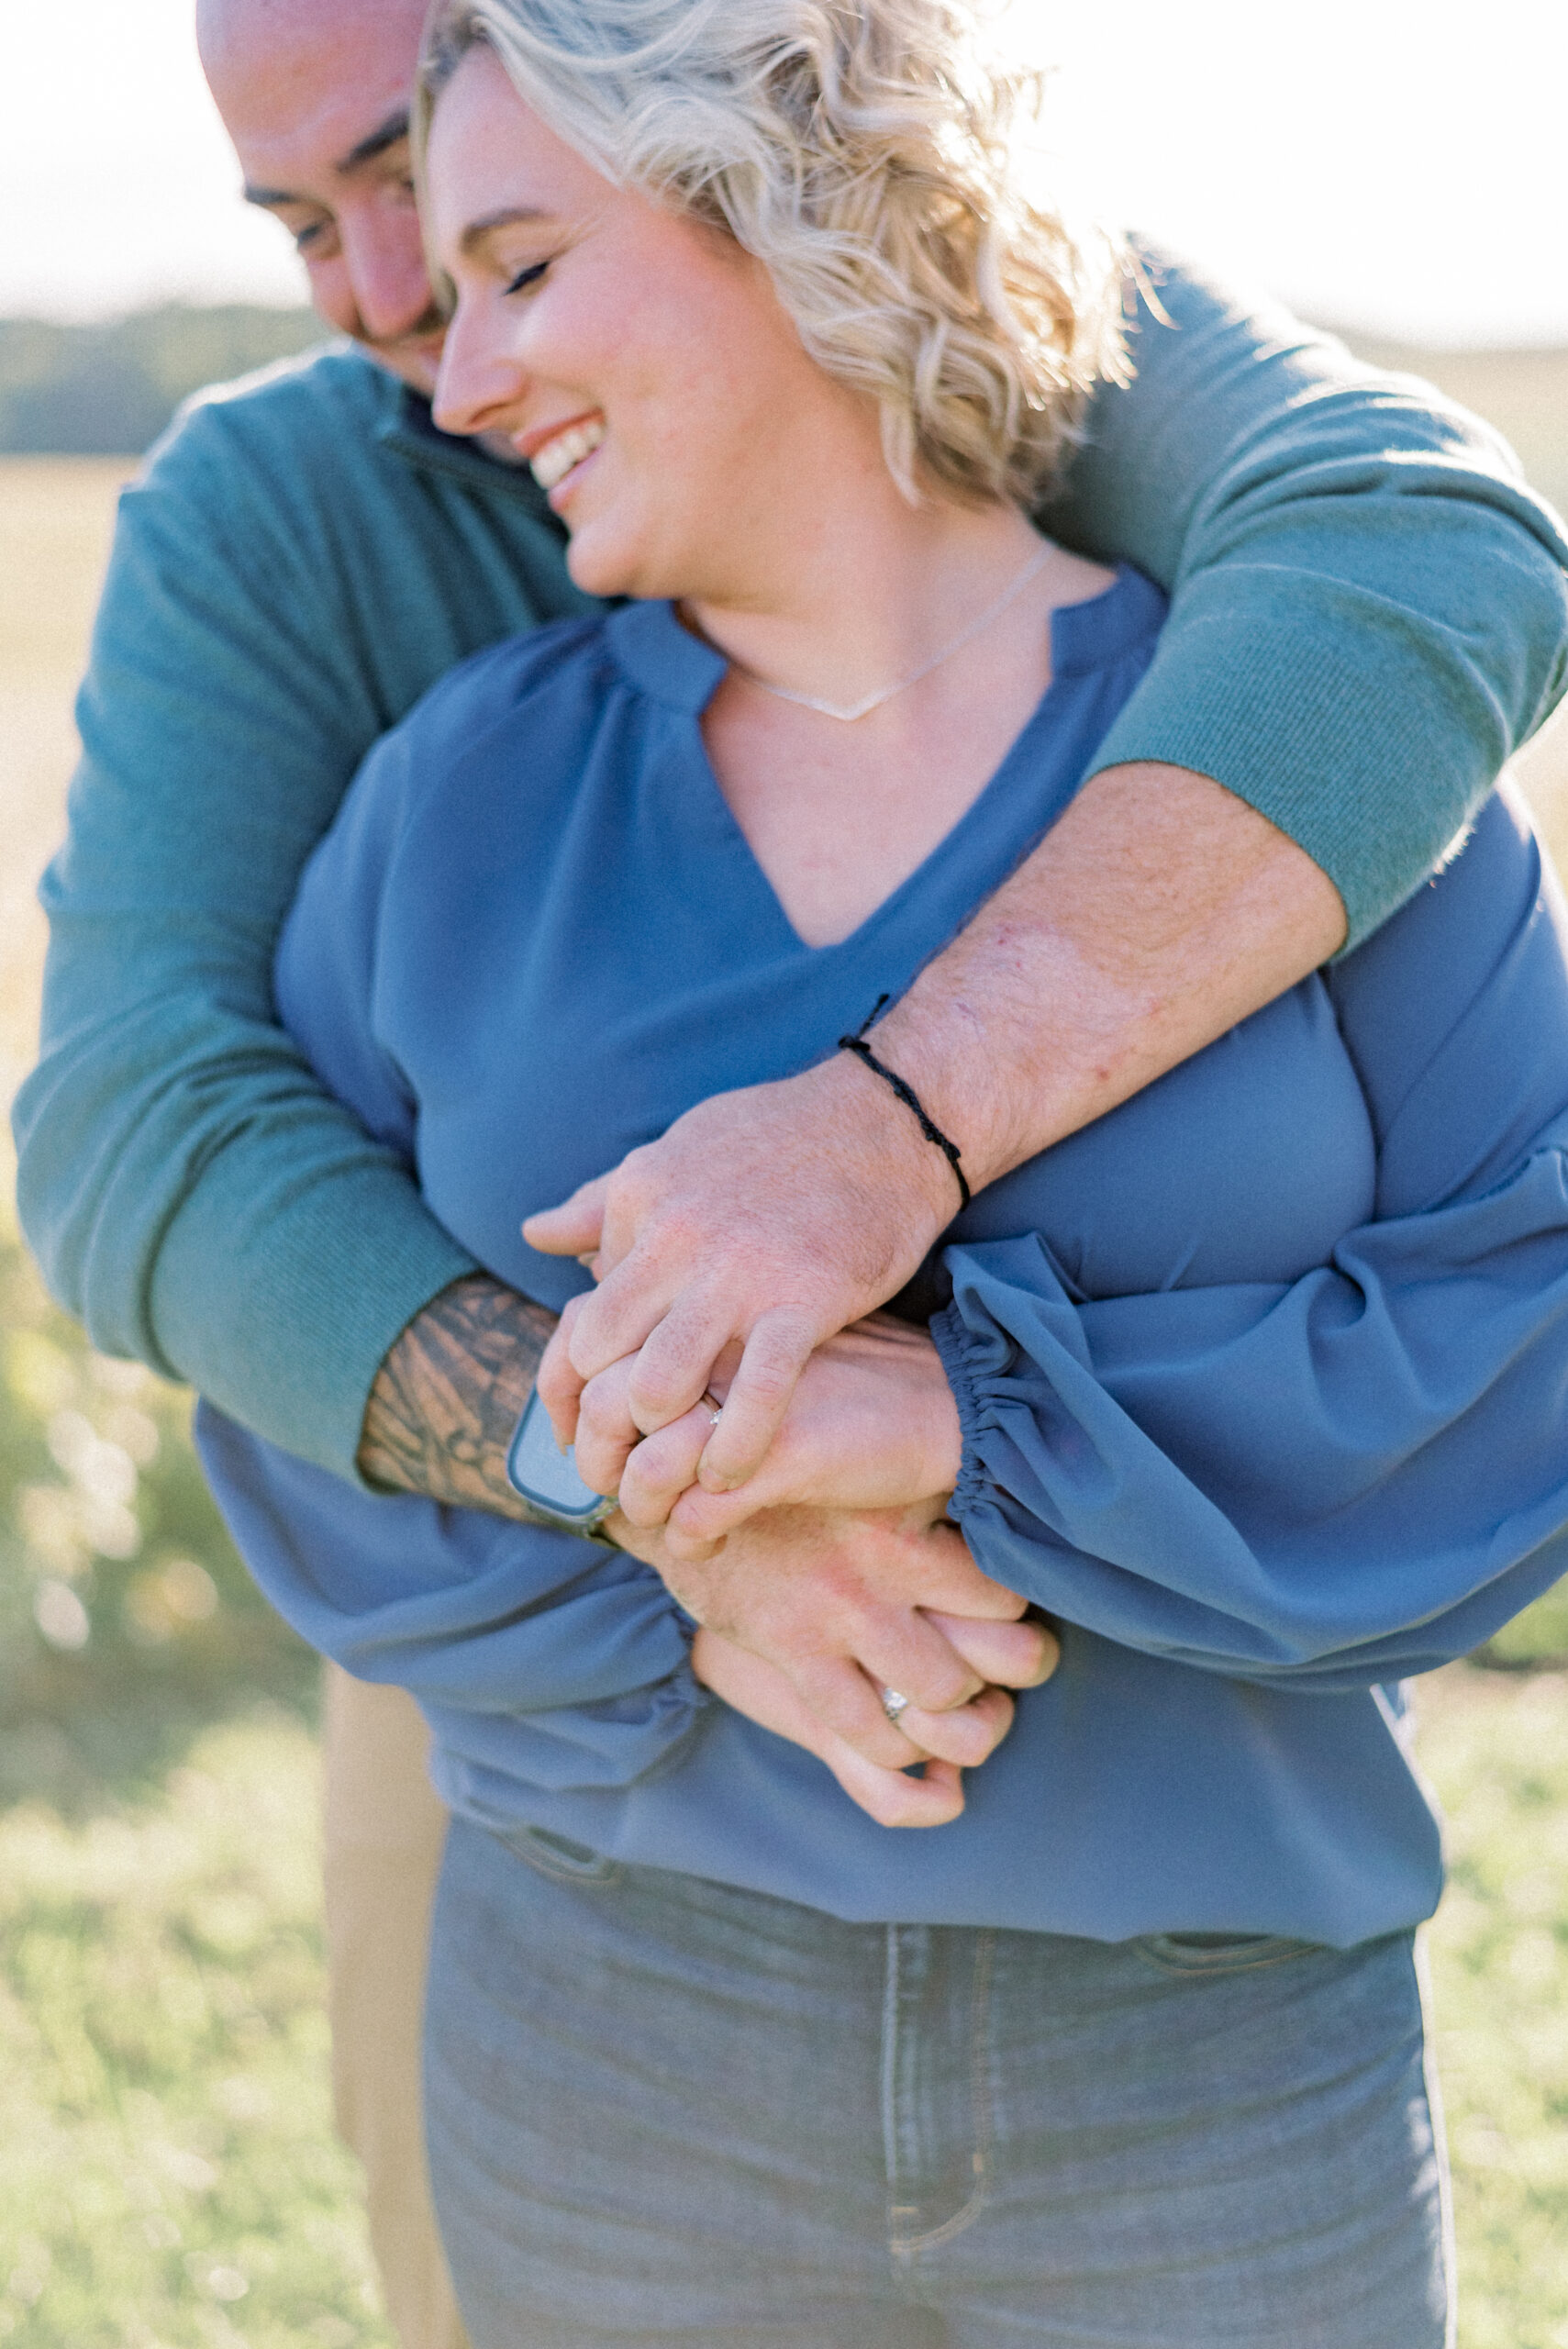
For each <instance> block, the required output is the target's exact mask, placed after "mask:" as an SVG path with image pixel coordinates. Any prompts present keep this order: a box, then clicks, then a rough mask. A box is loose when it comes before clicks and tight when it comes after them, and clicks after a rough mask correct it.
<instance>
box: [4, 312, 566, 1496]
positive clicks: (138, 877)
mask: <svg viewBox="0 0 1568 2349" xmlns="http://www.w3.org/2000/svg"><path fill="white" fill-rule="evenodd" d="M396 397H397V394H396V387H395V385H394V384H392V383H391V381H390V379H389V378H387V377H386V376H384V374H383V373H382V372H381V370H379V369H378V368H376V367H375V366H373V364H372V363H371V362H369V361H367V360H364V359H362V358H360V357H358V356H350V355H348V354H334V355H331V356H328V357H326V358H317V360H315V361H313V362H306V364H304V365H303V366H302V367H300V368H299V369H297V370H295V371H291V372H290V373H286V374H284V375H283V376H281V377H274V378H273V379H272V380H269V381H267V382H266V383H264V384H261V385H260V386H258V387H254V388H250V389H244V390H241V391H239V393H238V394H236V395H228V394H225V395H220V396H218V397H217V398H216V399H214V400H211V401H208V402H206V403H204V404H202V405H200V406H197V407H196V408H195V410H194V411H193V412H192V413H191V414H189V415H188V416H187V417H185V418H184V419H183V422H181V423H180V424H179V425H178V426H177V427H176V428H175V429H174V430H173V432H172V434H171V435H170V436H169V438H168V439H167V440H166V441H165V442H164V443H163V444H162V445H161V448H160V449H159V450H158V451H155V452H154V453H153V455H152V456H151V458H150V460H149V462H148V464H147V466H146V467H145V468H144V471H143V473H141V475H139V478H138V481H137V483H136V484H135V485H134V486H133V488H132V489H131V490H130V491H129V492H128V495H127V496H126V498H125V499H124V500H123V501H122V507H121V513H120V519H119V525H118V528H117V533H116V539H115V545H114V550H113V552H112V555H111V558H110V564H109V573H108V579H107V583H106V588H105V593H104V597H103V601H102V604H101V607H100V610H99V615H98V621H97V626H96V629H95V639H94V645H93V652H92V659H91V663H90V667H89V672H88V676H87V681H86V684H85V685H84V686H83V694H82V697H81V701H80V704H79V709H78V716H79V722H80V725H81V729H82V737H83V758H82V763H81V764H80V766H79V768H78V771H77V774H76V776H75V778H74V781H73V783H72V796H71V820H70V831H69V836H68V839H67V841H66V845H65V847H64V848H63V850H62V851H61V854H60V855H59V856H58V857H57V859H56V860H55V863H54V864H53V865H52V866H51V868H50V873H49V874H48V875H47V876H46V880H45V885H44V892H43V895H44V901H45V906H46V909H47V911H48V913H49V916H50V955H49V963H48V969H47V974H46V980H45V989H44V1014H43V1033H42V1041H41V1046H40V1054H39V1065H38V1067H37V1069H36V1070H35V1071H34V1073H33V1074H32V1075H31V1076H30V1077H29V1078H28V1082H27V1084H26V1085H24V1087H23V1088H22V1090H21V1092H20V1094H19V1095H18V1097H17V1105H16V1112H15V1115H16V1129H17V1152H18V1186H17V1189H18V1204H19V1208H20V1212H21V1217H22V1222H23V1229H24V1230H25V1232H26V1234H27V1237H28V1242H29V1244H30V1246H31V1247H32V1248H33V1250H34V1252H35V1253H36V1255H37V1256H38V1259H39V1264H40V1266H41V1267H42V1269H43V1272H44V1275H45V1278H46V1279H47V1280H48V1282H49V1284H50V1288H51V1290H52V1291H53V1293H54V1295H55V1296H56V1297H58V1298H59V1299H60V1301H61V1304H63V1305H64V1306H65V1307H66V1308H67V1309H68V1310H70V1311H72V1312H73V1313H75V1314H77V1315H78V1316H79V1317H80V1318H81V1319H83V1321H85V1323H86V1324H87V1327H88V1330H89V1331H90V1333H91V1335H92V1337H93V1340H94V1342H95V1344H96V1345H98V1346H99V1347H101V1348H102V1349H103V1351H104V1352H106V1353H121V1354H135V1355H138V1356H139V1357H140V1358H141V1359H142V1360H143V1361H145V1362H147V1363H149V1364H150V1365H151V1366H152V1367H153V1368H154V1369H155V1370H157V1371H159V1372H161V1374H162V1375H165V1376H175V1377H181V1378H184V1379H188V1380H190V1381H191V1383H192V1384H193V1385H195V1386H197V1387H198V1388H199V1389H200V1390H201V1391H202V1392H203V1393H204V1394H206V1395H208V1396H210V1397H212V1398H213V1399H214V1400H215V1401H217V1402H218V1403H219V1404H221V1406H222V1407H223V1408H225V1409H226V1410H228V1411H229V1412H231V1413H232V1414H233V1415H234V1416H235V1417H237V1418H239V1419H242V1420H243V1421H244V1422H245V1423H246V1424H247V1425H248V1426H250V1427H252V1428H254V1429H255V1430H256V1431H258V1432H259V1433H261V1434H264V1435H267V1436H269V1437H272V1439H274V1440H275V1441H277V1442H281V1443H283V1444H284V1445H285V1446H288V1447H289V1448H291V1449H293V1450H295V1452H298V1453H302V1454H303V1455H304V1456H306V1457H308V1458H311V1459H314V1460H316V1461H317V1462H318V1463H319V1464H322V1465H323V1466H327V1467H330V1468H332V1469H335V1470H336V1471H338V1473H339V1474H341V1475H352V1474H353V1459H354V1453H355V1449H356V1446H357V1444H358V1442H359V1440H360V1434H361V1421H362V1419H363V1416H364V1408H365V1401H366V1397H367V1395H368V1393H369V1390H370V1387H371V1385H372V1382H373V1379H374V1377H375V1375H376V1371H377V1366H378V1364H380V1363H381V1361H382V1360H383V1358H384V1355H385V1354H386V1353H387V1351H388V1349H389V1347H390V1346H391V1345H392V1344H393V1343H394V1341H395V1339H396V1337H397V1335H398V1332H399V1331H400V1330H403V1329H404V1328H405V1327H406V1324H407V1323H408V1321H409V1320H410V1319H412V1318H413V1316H414V1315H415V1314H417V1312H418V1310H419V1309H420V1308H421V1307H422V1306H424V1305H425V1304H426V1303H428V1300H429V1299H430V1298H431V1297H435V1296H436V1295H438V1294H439V1292H440V1291H442V1290H444V1289H445V1288H446V1287H448V1286H449V1285H450V1283H451V1282H452V1281H454V1280H456V1279H459V1278H461V1277H462V1275H464V1274H466V1273H469V1272H472V1271H473V1259H472V1257H471V1256H470V1255H469V1254H468V1252H466V1250H463V1249H462V1248H459V1247H458V1246H457V1245H456V1243H455V1242H454V1241H453V1240H452V1239H451V1237H450V1234H449V1233H448V1232H446V1231H444V1230H442V1228H441V1227H440V1225H439V1224H438V1223H437V1222H436V1220H435V1219H434V1218H433V1217H432V1216H431V1215H430V1214H429V1212H428V1209H427V1208H425V1206H424V1204H423V1202H422V1200H421V1199H420V1197H419V1195H418V1192H417V1188H416V1186H414V1184H413V1183H412V1182H411V1181H410V1179H409V1176H408V1173H407V1169H406V1164H404V1163H402V1161H401V1160H400V1159H399V1158H398V1157H397V1156H396V1154H395V1153H393V1152H388V1151H386V1150H384V1149H382V1148H380V1147H378V1145H377V1144H376V1143H375V1142H374V1141H373V1140H372V1139H371V1138H370V1137H369V1136H368V1135H367V1134H366V1132H365V1130H364V1128H363V1126H362V1125H361V1123H360V1122H359V1121H358V1120H357V1119H354V1118H353V1117H351V1116H350V1114H349V1113H348V1112H347V1111H346V1110H345V1109H343V1108H341V1106H340V1105H339V1103H338V1102H336V1101H334V1100H333V1099H332V1098H331V1097H330V1096H329V1095H328V1093H327V1092H326V1091H325V1090H324V1088H323V1087H322V1086H321V1085H320V1084H319V1083H318V1082H317V1079H316V1078H315V1077H314V1075H313V1074H312V1073H311V1072H310V1071H309V1070H308V1069H307V1068H306V1066H305V1065H304V1063H302V1061H301V1059H300V1056H299V1054H298V1052H296V1051H295V1048H294V1046H293V1044H292V1042H291V1041H290V1039H289V1038H288V1037H287V1036H286V1035H285V1034H284V1032H283V1030H282V1029H281V1028H280V1027H279V1026H278V1025H277V1022H276V1017H275V1013H274V1010H273V1007H272V949H273V944H274V941H275V940H276V937H277V933H278V929H279V925H280V924H281V922H282V920H283V918H284V914H285V913H286V911H287V909H288V906H289V903H290V900H291V899H292V897H293V896H294V894H295V887H296V885H297V883H298V880H299V875H300V871H301V868H302V867H303V865H304V863H305V862H306V858H307V857H308V855H309V854H310V852H311V850H312V849H313V847H314V846H315V843H316V842H317V840H318V839H319V838H320V836H321V834H322V832H323V831H325V829H327V826H328V824H329V823H330V822H331V819H332V817H333V815H334V813H335V811H336V809H337V807H338V804H339V800H340V799H341V797H342V795H343V792H344V790H345V789H346V787H347V785H348V783H349V780H350V777H351V775H352V774H353V773H354V770H355V768H356V767H357V766H358V764H359V763H360V761H361V759H362V758H363V756H364V754H365V752H366V751H367V750H368V749H369V748H370V746H371V744H372V743H373V741H374V740H376V739H377V738H378V736H380V735H381V734H383V733H384V731H385V729H387V727H389V726H390V725H391V724H393V723H394V722H395V719H397V718H399V717H401V716H402V715H403V714H404V712H405V711H406V709H407V708H408V707H409V706H410V704H411V703H412V702H413V701H414V700H416V699H417V696H419V695H420V694H421V693H423V692H424V690H425V689H426V687H427V686H428V685H431V684H433V683H434V682H435V680H436V679H437V678H438V677H439V675H440V674H442V673H443V672H444V671H445V670H447V669H449V668H450V666H451V665H452V663H453V662H456V661H459V660H461V659H462V658H463V657H464V656H465V655H466V654H468V653H471V652H473V651H476V650H478V649H479V647H480V646H481V645H483V644H484V643H487V642H491V641H494V640H495V639H496V638H497V637H500V636H503V635H505V634H506V632H507V631H508V629H515V628H520V627H523V626H525V625H527V624H528V621H529V620H530V618H532V619H538V618H550V617H553V616H554V615H556V614H559V613H561V612H562V611H566V610H570V609H573V608H578V609H581V608H582V607H583V601H584V599H583V598H581V597H580V596H577V595H576V593H575V591H574V590H573V589H572V587H571V586H570V583H569V582H568V581H567V579H566V576H565V572H564V569H563V567H562V560H561V550H560V542H559V538H558V536H557V535H556V533H555V530H554V529H553V526H552V525H551V524H550V518H549V517H548V516H547V515H544V516H542V517H541V515H540V513H539V511H536V510H535V507H533V506H530V504H529V503H528V485H527V484H526V483H524V484H521V485H519V484H517V482H515V481H514V480H512V478H511V477H510V476H509V475H507V474H506V471H505V469H504V468H501V467H498V466H497V467H495V468H486V467H484V465H483V464H480V463H478V462H477V461H470V462H473V463H474V472H475V474H476V476H477V479H478V480H479V482H480V483H481V484H483V483H484V480H485V479H486V477H487V474H488V473H490V472H494V473H495V476H496V477H497V483H498V485H497V487H496V490H495V495H494V496H493V497H488V498H487V497H486V496H485V495H484V494H483V489H482V488H481V489H478V490H473V491H471V490H470V489H469V488H468V487H467V486H465V484H463V482H462V481H461V480H459V479H458V478H457V476H456V474H455V473H453V472H452V470H451V467H450V466H449V467H448V468H447V469H446V470H444V471H440V472H428V473H420V472H418V471H417V469H416V468H414V467H413V466H411V465H410V464H409V463H408V462H406V461H405V459H404V457H403V456H402V455H400V454H398V453H397V451H396V448H395V447H394V446H391V445H388V444H387V443H386V442H385V441H384V438H383V434H384V429H386V428H388V426H389V424H390V422H391V420H392V419H393V418H394V417H395V412H396V410H395V404H396ZM451 455H452V461H453V464H456V463H457V462H458V461H459V460H464V461H468V452H467V451H456V450H454V451H452V452H451Z"/></svg>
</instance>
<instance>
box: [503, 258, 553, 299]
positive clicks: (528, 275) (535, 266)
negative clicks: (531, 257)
mask: <svg viewBox="0 0 1568 2349" xmlns="http://www.w3.org/2000/svg"><path fill="white" fill-rule="evenodd" d="M549 267H550V263H549V262H547V261H536V262H532V263H531V264H530V266H529V267H528V268H527V269H519V270H518V272H517V275H516V277H514V278H513V280H512V282H511V284H509V285H507V286H506V287H505V288H504V289H503V290H504V291H505V292H506V293H508V294H520V293H521V292H522V290H523V288H524V286H525V285H535V284H538V283H539V279H540V278H541V277H542V276H543V275H544V273H545V271H546V270H547V269H548V268H549Z"/></svg>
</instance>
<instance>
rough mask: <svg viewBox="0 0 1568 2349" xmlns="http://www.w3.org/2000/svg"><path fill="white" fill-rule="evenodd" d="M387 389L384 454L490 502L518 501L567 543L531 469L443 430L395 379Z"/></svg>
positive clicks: (378, 431) (380, 432)
mask: <svg viewBox="0 0 1568 2349" xmlns="http://www.w3.org/2000/svg"><path fill="white" fill-rule="evenodd" d="M383 372H384V371H383ZM385 384H386V400H385V405H384V407H383V410H382V414H381V418H380V421H379V422H378V424H377V425H376V428H375V437H376V439H377V440H379V441H380V443H381V445H382V447H383V448H384V449H390V450H391V451H392V453H393V455H394V456H395V457H401V458H402V459H403V460H404V461H405V462H406V463H407V464H410V465H414V466H416V467H417V469H418V470H419V471H420V472H421V473H445V474H447V475H448V476H449V478H450V479H451V480H454V481H461V482H465V483H467V484H468V485H469V487H470V488H473V489H482V490H484V493H485V494H486V495H487V496H490V497H496V496H500V497H511V498H515V499H516V500H517V503H518V505H519V506H526V507H529V508H531V510H532V511H533V512H534V513H536V514H537V515H538V516H539V519H540V521H541V522H543V523H545V524H546V525H547V526H548V528H549V529H550V531H551V533H552V534H553V535H554V536H556V537H557V538H564V536H565V532H564V530H563V529H562V525H561V523H560V522H559V521H558V520H557V519H556V517H555V516H554V515H553V514H552V513H551V512H550V507H549V505H548V503H547V502H546V499H545V494H544V492H543V490H542V489H540V487H539V484H538V482H537V481H535V479H534V477H533V473H532V472H531V471H530V469H529V468H528V466H527V465H507V464H503V463H502V462H501V460H500V458H499V457H493V456H491V455H490V454H489V452H488V451H486V450H484V449H482V448H480V447H479V446H478V445H477V443H476V442H474V441H472V440H459V439H458V438H457V437H456V435H455V434H453V433H450V432H443V431H441V429H439V426H438V425H437V423H436V421H435V418H434V417H432V416H431V414H430V403H429V401H428V400H426V399H421V398H420V396H419V395H418V393H417V392H415V391H412V390H410V388H409V386H408V385H407V384H400V383H399V382H398V381H397V378H396V377H395V375H386V376H385Z"/></svg>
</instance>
